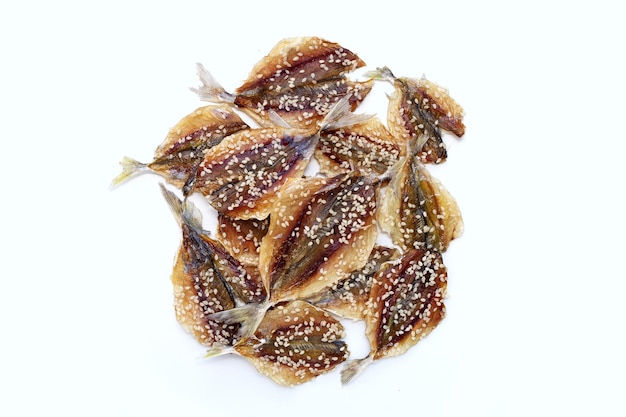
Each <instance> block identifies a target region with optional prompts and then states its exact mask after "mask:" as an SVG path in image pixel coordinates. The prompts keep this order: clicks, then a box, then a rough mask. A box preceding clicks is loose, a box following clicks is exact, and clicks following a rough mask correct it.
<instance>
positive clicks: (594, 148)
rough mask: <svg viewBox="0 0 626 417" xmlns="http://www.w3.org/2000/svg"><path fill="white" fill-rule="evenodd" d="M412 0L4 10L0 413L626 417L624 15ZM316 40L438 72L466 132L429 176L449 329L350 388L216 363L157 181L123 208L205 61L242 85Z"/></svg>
mask: <svg viewBox="0 0 626 417" xmlns="http://www.w3.org/2000/svg"><path fill="white" fill-rule="evenodd" d="M420 3H423V2H414V3H413V4H414V5H412V6H410V7H407V6H405V5H404V4H402V3H400V2H392V1H387V2H382V3H379V4H377V5H376V6H375V7H373V6H367V7H366V6H348V5H347V4H344V3H340V2H337V1H332V2H329V1H318V2H313V3H307V4H306V5H302V6H295V5H296V3H295V2H291V1H290V2H249V4H247V3H246V2H242V1H238V2H208V1H202V2H185V1H181V2H176V5H174V4H173V3H172V5H169V6H164V5H162V4H155V3H152V2H121V1H110V2H103V3H101V4H89V5H88V4H87V3H84V2H70V1H57V2H31V3H25V2H23V3H20V5H19V6H15V5H5V4H3V5H2V6H0V39H2V65H1V71H2V73H1V74H2V76H1V77H0V91H1V93H0V106H1V107H0V110H1V112H0V124H1V125H2V127H1V130H0V132H1V133H2V149H3V154H4V158H3V159H2V163H1V164H0V169H1V170H2V178H3V183H4V190H3V192H4V198H3V201H4V204H3V206H2V216H1V217H0V219H1V220H0V222H1V223H0V225H1V226H2V228H1V229H0V230H2V233H1V235H0V236H2V237H1V239H2V243H3V247H4V248H3V254H4V255H3V257H2V259H3V262H2V264H3V266H4V268H3V274H2V278H3V281H2V289H1V290H0V329H2V343H0V353H1V354H0V384H1V387H0V388H1V391H0V392H2V394H1V396H2V400H1V401H0V415H6V416H9V415H11V416H19V415H40V414H45V415H51V414H59V415H60V414H63V415H67V416H70V415H71V416H74V415H76V416H79V415H80V416H85V415H90V416H96V415H107V416H109V415H116V416H134V415H174V413H176V415H210V416H231V415H258V416H270V415H278V414H283V413H294V414H296V415H301V416H309V415H311V416H316V415H320V414H321V413H327V412H328V411H329V410H333V414H335V413H336V414H337V415H353V416H359V415H362V416H365V415H375V414H379V415H380V414H382V413H384V415H395V414H398V413H403V414H406V413H409V414H415V415H421V416H459V415H463V416H502V415H507V416H517V415H519V416H527V415H534V416H543V415H546V416H548V415H573V414H580V415H602V416H612V415H615V416H617V415H624V414H626V404H625V400H624V397H623V394H624V388H625V387H626V382H625V379H624V378H625V377H624V375H626V362H625V359H624V352H625V351H626V344H625V342H624V340H623V335H624V325H623V321H624V318H626V312H625V309H624V305H625V304H626V303H624V300H623V298H624V294H625V293H626V291H625V290H626V285H625V284H624V280H625V278H626V276H625V274H624V267H623V265H624V264H623V256H622V254H621V252H622V250H623V248H624V241H623V235H624V231H625V230H624V229H625V228H624V212H625V208H626V207H625V206H624V203H623V184H622V183H623V180H624V178H625V177H624V173H623V168H622V167H623V164H622V163H621V162H622V159H623V151H624V139H625V138H624V133H623V129H621V124H622V120H623V118H624V111H623V109H624V107H623V98H624V96H625V94H626V91H625V88H624V78H623V74H624V73H625V69H626V68H625V67H624V63H623V39H625V38H626V36H625V35H626V33H625V31H624V29H623V22H622V19H621V16H622V13H621V12H619V10H620V9H617V5H615V6H611V5H612V4H615V3H614V2H608V1H595V2H589V3H588V5H583V4H582V2H559V1H553V2H543V1H542V2H538V1H527V2H522V3H519V4H517V5H512V6H506V5H504V4H503V3H498V2H486V1H479V2H429V3H424V4H420ZM11 4H17V3H15V2H13V3H11ZM254 4H256V5H254ZM302 35H317V36H322V37H325V38H327V39H329V40H332V41H335V42H339V43H341V44H342V45H344V46H345V47H347V48H349V49H351V50H353V51H354V52H356V53H357V54H359V55H360V56H361V57H362V58H363V59H364V60H365V61H366V62H367V63H368V64H369V65H370V66H371V67H375V66H380V65H388V66H389V67H390V68H391V69H392V70H393V71H394V72H395V73H396V74H398V75H406V76H421V75H422V74H425V75H426V76H427V77H428V78H430V79H431V80H433V81H435V82H438V83H440V84H441V85H444V86H446V87H448V88H449V89H450V91H451V94H452V96H453V97H455V98H456V99H457V100H458V101H459V102H460V103H461V104H462V105H463V106H464V108H465V110H466V113H467V117H466V125H467V134H466V137H465V138H464V139H463V140H462V141H456V140H454V139H452V138H450V137H448V138H447V142H448V144H449V149H450V157H449V160H448V162H447V163H446V164H445V165H443V166H441V167H437V169H436V170H433V173H434V174H435V175H436V176H437V177H438V178H439V179H441V180H442V182H443V183H444V184H445V185H446V187H447V188H448V189H449V190H450V192H451V193H452V194H453V195H454V196H455V197H456V199H457V200H458V203H459V205H460V207H461V209H462V211H463V215H464V219H465V226H466V227H465V229H466V233H465V235H464V236H463V237H462V238H461V239H459V240H458V241H455V242H454V243H453V244H452V246H451V248H450V250H449V251H448V252H447V253H446V256H445V261H446V263H447V265H448V268H449V276H450V282H449V295H450V297H449V299H448V302H447V305H448V317H447V318H446V319H445V320H444V322H443V323H442V324H441V326H440V327H439V328H437V329H436V330H435V331H434V332H433V333H432V334H431V335H430V336H429V337H428V338H427V339H426V340H424V341H423V342H422V343H420V344H419V345H418V346H417V347H415V348H413V349H411V350H410V351H409V352H408V353H407V354H406V355H404V356H402V357H398V358H395V359H387V360H384V361H380V362H378V363H375V364H374V365H372V366H370V367H369V368H368V369H366V370H365V372H364V373H363V374H362V375H360V376H359V377H358V379H356V380H355V381H353V383H351V384H350V385H348V386H345V387H342V386H340V383H339V374H338V372H334V373H331V374H329V375H326V376H323V377H320V378H319V379H317V380H315V381H314V382H312V383H309V384H306V385H304V386H301V387H298V388H295V389H286V388H280V387H278V386H276V385H275V384H273V383H272V382H271V381H270V380H269V379H266V378H264V377H262V376H260V375H258V374H257V373H256V371H255V370H254V369H253V368H252V366H251V365H249V364H248V363H247V362H246V361H245V360H244V359H242V358H238V357H222V358H215V359H213V360H204V359H201V356H202V354H203V351H204V350H203V348H201V347H200V346H199V345H197V344H196V343H195V342H194V341H193V340H192V339H191V337H189V336H188V335H187V334H185V333H184V332H183V331H182V330H181V329H180V328H179V327H178V324H177V323H176V322H175V319H174V314H173V311H172V309H171V303H172V299H171V288H170V284H169V281H168V279H169V272H170V268H171V266H172V261H173V256H174V253H175V250H176V247H177V245H178V239H179V235H178V229H177V226H176V224H175V222H174V220H173V219H172V217H171V214H170V212H169V209H168V208H167V206H166V204H165V203H164V201H163V199H162V197H161V196H160V194H159V191H158V187H157V184H158V182H159V179H158V178H157V177H155V176H149V175H146V176H142V177H138V178H136V179H134V180H133V181H131V182H128V183H127V184H125V185H124V186H122V187H120V188H118V189H116V190H114V191H110V190H109V189H108V185H109V183H110V181H111V179H112V178H113V177H114V176H115V175H117V173H118V172H119V166H118V164H117V163H118V161H119V160H120V159H121V157H122V156H124V155H128V156H132V157H134V158H137V159H140V160H149V159H150V158H151V156H152V152H153V150H154V148H155V147H156V146H157V145H158V144H159V143H160V142H161V140H162V139H163V137H164V136H165V134H166V133H167V129H168V128H169V127H171V126H172V125H174V124H175V123H176V122H177V121H178V120H179V119H180V118H181V117H182V116H184V115H185V114H187V113H188V112H190V111H191V110H193V109H194V108H195V107H197V106H199V105H200V104H201V103H200V102H199V101H198V100H197V99H196V97H195V96H194V95H193V94H192V93H191V92H190V91H189V90H188V87H189V86H195V85H196V84H197V81H196V77H195V68H194V65H195V63H196V62H197V61H200V62H203V63H204V64H205V65H206V66H207V67H208V68H209V69H210V70H211V71H212V72H213V74H214V75H215V77H216V78H217V79H218V80H219V81H220V82H221V83H222V84H223V85H224V86H225V87H226V88H227V89H230V90H232V89H234V88H235V87H236V86H237V85H238V83H240V82H241V81H242V80H243V79H244V78H245V77H246V75H247V73H248V71H249V69H250V68H251V67H252V65H253V64H254V63H255V62H256V61H257V60H258V59H260V58H261V57H262V56H263V55H264V54H265V53H267V52H268V51H269V49H270V48H271V47H272V46H273V45H274V44H275V43H276V42H278V41H279V40H280V39H282V38H285V37H291V36H302ZM376 89H377V92H376V94H380V99H376V100H377V101H376V103H377V104H376V105H380V106H382V107H381V109H383V110H382V111H384V108H385V104H386V103H384V93H385V86H383V85H381V84H378V85H377V87H376ZM387 91H388V90H387ZM373 99H374V97H372V100H373ZM372 100H370V102H372ZM359 326H360V325H358V324H357V325H355V326H350V328H348V331H349V339H348V340H349V342H351V346H352V352H353V356H354V357H360V356H362V355H364V354H365V351H366V350H367V348H366V346H365V345H364V341H363V340H362V339H361V338H360V336H359V335H360V334H361V333H362V330H363V328H362V327H359ZM360 332H361V333H360Z"/></svg>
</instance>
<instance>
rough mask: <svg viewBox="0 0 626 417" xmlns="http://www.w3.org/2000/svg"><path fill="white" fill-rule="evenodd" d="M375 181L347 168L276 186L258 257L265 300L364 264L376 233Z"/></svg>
mask: <svg viewBox="0 0 626 417" xmlns="http://www.w3.org/2000/svg"><path fill="white" fill-rule="evenodd" d="M379 183H380V181H379V179H378V178H376V177H371V176H363V175H361V174H360V173H359V172H352V173H349V174H339V175H337V176H335V177H332V178H320V177H313V178H296V179H293V180H291V181H290V182H288V183H287V184H286V185H285V187H283V189H281V191H280V194H279V197H278V199H277V201H276V202H275V204H274V206H273V208H272V214H271V216H270V226H269V230H268V232H267V235H266V236H265V238H264V239H263V242H262V243H261V252H260V257H259V269H260V271H261V276H262V277H263V282H264V284H265V286H266V289H267V291H268V293H269V294H270V301H271V302H278V301H283V300H291V299H305V298H306V297H308V296H311V295H312V294H314V293H316V292H318V291H319V290H321V289H322V288H324V287H327V286H330V285H332V284H333V283H335V282H337V281H339V280H341V279H343V278H346V277H348V276H349V275H350V274H351V273H352V271H354V270H356V269H359V268H362V267H363V266H364V265H365V263H366V262H367V259H368V257H369V254H370V253H371V251H372V248H373V247H374V244H375V241H376V238H377V236H378V228H377V227H376V220H375V216H376V197H377V190H378V188H379Z"/></svg>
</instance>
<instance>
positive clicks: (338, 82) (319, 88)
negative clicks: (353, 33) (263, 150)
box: [192, 37, 373, 128]
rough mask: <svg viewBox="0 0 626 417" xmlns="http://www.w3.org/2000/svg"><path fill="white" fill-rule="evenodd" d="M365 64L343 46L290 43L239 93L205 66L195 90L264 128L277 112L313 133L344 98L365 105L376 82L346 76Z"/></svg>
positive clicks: (310, 39)
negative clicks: (240, 111)
mask: <svg viewBox="0 0 626 417" xmlns="http://www.w3.org/2000/svg"><path fill="white" fill-rule="evenodd" d="M364 65H365V63H364V62H363V61H362V60H361V59H360V58H359V57H358V56H357V55H356V54H354V53H353V52H351V51H349V50H348V49H346V48H344V47H342V46H341V45H339V44H337V43H334V42H329V41H327V40H324V39H321V38H318V37H298V38H289V39H284V40H282V41H280V42H279V43H278V44H277V45H276V46H274V48H273V49H272V50H271V51H270V52H269V54H268V55H267V56H265V57H264V58H263V59H261V60H260V61H259V62H258V63H257V64H256V65H255V66H254V68H253V69H252V71H251V72H250V74H249V76H248V78H247V79H246V80H245V81H244V82H243V84H242V85H241V86H240V87H239V88H237V89H236V90H235V92H234V93H228V92H226V91H225V90H224V88H223V87H222V86H220V85H219V84H218V83H217V82H216V81H215V79H214V78H213V77H212V76H211V74H210V73H209V72H208V71H207V70H206V68H204V67H203V66H202V65H200V64H198V76H199V77H200V80H201V82H202V86H201V87H199V88H197V89H192V90H193V91H195V92H196V93H197V94H198V95H199V96H200V98H201V99H202V100H205V101H209V102H218V103H220V102H222V103H223V102H227V103H233V104H234V105H236V106H237V107H238V108H239V109H241V110H242V111H244V112H245V113H246V114H248V115H249V116H250V117H252V118H253V119H255V121H256V122H258V123H259V124H260V125H261V126H266V127H268V126H271V125H272V123H271V121H270V120H269V115H268V112H275V113H277V114H278V115H280V116H281V117H282V118H283V119H285V120H286V121H287V123H289V125H291V126H293V127H301V128H310V127H312V126H315V125H316V124H317V123H318V122H319V121H321V120H322V118H323V117H324V115H325V114H326V113H328V112H329V111H330V109H331V108H332V106H333V105H334V104H335V103H336V102H337V101H339V100H340V99H341V98H342V97H345V96H350V105H351V106H352V110H354V109H355V108H356V106H357V105H358V104H359V103H360V102H361V101H363V99H364V98H365V96H366V95H367V94H368V93H369V92H370V90H371V89H372V86H373V82H372V80H367V81H365V82H356V81H352V80H350V79H348V78H347V77H346V74H347V73H349V72H351V71H353V70H355V69H356V68H360V67H362V66H364Z"/></svg>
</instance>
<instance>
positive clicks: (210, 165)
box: [113, 36, 465, 386]
mask: <svg viewBox="0 0 626 417" xmlns="http://www.w3.org/2000/svg"><path fill="white" fill-rule="evenodd" d="M225 62H232V61H231V60H228V59H225ZM364 67H365V62H364V61H363V60H362V59H361V58H360V57H359V56H357V55H356V54H355V53H354V52H352V51H350V50H348V49H346V48H345V47H343V46H342V45H340V44H338V43H334V42H330V41H328V40H325V39H323V38H320V37H315V36H305V37H294V38H287V39H283V40H281V41H279V42H278V43H277V44H276V45H275V46H274V47H273V48H272V49H271V50H270V51H269V53H268V54H267V55H266V56H264V57H263V58H262V59H260V60H259V61H258V62H257V63H256V64H254V65H253V66H252V68H251V70H250V72H249V75H248V76H247V78H246V79H245V80H244V81H243V82H242V83H241V84H239V87H237V88H235V89H234V90H230V92H229V91H227V90H226V89H224V88H223V87H222V86H221V85H220V84H219V83H218V82H217V81H216V80H215V79H214V78H213V76H212V75H211V74H210V73H209V71H207V70H206V68H204V66H202V65H201V64H197V71H198V76H199V78H200V82H201V84H200V86H199V87H198V88H192V91H194V92H195V93H196V94H197V95H198V97H199V98H200V100H202V101H208V102H211V103H213V104H212V105H208V106H203V107H198V108H197V109H196V110H194V111H193V112H191V113H190V114H188V115H187V116H185V117H184V118H182V119H181V120H180V121H179V122H178V123H177V124H176V125H175V126H174V127H173V128H172V129H171V130H170V131H169V133H168V134H167V136H166V138H165V140H164V141H163V142H162V144H161V145H160V146H159V147H157V149H156V151H155V155H154V159H153V160H152V162H149V163H142V162H138V161H136V160H134V159H132V158H124V159H123V161H122V162H121V165H122V173H121V174H119V175H118V176H117V177H116V178H115V179H114V180H113V185H117V184H120V183H121V182H123V181H125V180H127V179H129V178H130V177H132V176H134V175H137V174H140V173H144V172H152V173H155V174H158V175H160V176H161V177H163V178H164V180H165V182H166V183H167V184H168V187H170V188H172V190H169V189H167V188H166V187H165V186H164V185H161V190H162V194H163V196H164V197H165V200H166V202H167V204H168V205H169V207H170V209H171V211H172V213H173V214H174V217H175V219H176V221H177V223H178V225H179V228H180V231H181V243H180V246H179V249H178V251H177V253H176V257H175V262H174V265H173V269H172V271H171V276H170V278H171V282H172V284H173V289H174V311H175V315H176V319H177V320H178V322H179V323H180V324H181V326H182V327H183V328H184V329H185V330H186V331H187V332H189V333H190V334H191V335H192V336H193V337H194V338H195V340H197V341H198V342H199V343H200V344H201V345H202V346H204V347H205V348H206V349H207V355H206V356H207V357H214V356H218V355H222V354H236V355H239V356H242V357H244V358H245V359H247V361H249V362H250V363H251V364H252V365H253V366H254V367H255V368H256V369H257V370H258V372H260V373H261V374H262V375H264V376H267V377H269V378H270V379H272V380H273V381H274V382H275V383H277V384H279V385H282V386H295V385H299V384H302V383H305V382H309V381H312V380H314V379H315V378H317V377H318V376H319V375H323V374H325V373H327V372H331V371H333V370H334V369H337V367H338V366H339V365H340V364H344V367H343V369H342V371H341V375H340V376H341V378H340V379H341V383H342V384H347V383H348V382H350V381H352V380H353V379H354V378H355V377H356V376H357V375H358V374H359V373H360V372H362V371H363V370H364V369H365V368H367V367H368V366H369V365H370V364H372V363H373V362H375V361H378V360H380V359H383V358H390V357H394V356H398V355H402V354H404V353H405V352H406V351H407V350H408V349H410V348H411V347H413V346H415V345H416V344H417V343H418V342H419V341H420V340H421V339H422V338H424V337H425V336H427V335H428V334H430V333H431V332H432V331H433V330H434V329H435V328H436V327H437V326H438V325H439V324H440V323H441V321H442V320H443V318H444V317H445V315H446V310H445V305H444V298H445V296H446V291H447V285H448V271H447V268H446V266H445V265H444V262H443V256H444V254H445V255H446V256H447V252H448V250H449V247H450V244H451V242H452V241H453V240H455V239H457V238H459V237H460V236H461V235H462V233H463V228H464V224H463V217H462V216H461V212H460V210H459V206H458V204H457V202H456V200H455V199H454V198H453V197H452V195H451V194H450V193H449V191H448V190H447V189H446V188H445V187H444V186H443V185H442V184H441V183H440V182H439V181H438V180H437V179H436V178H434V177H433V176H432V175H431V174H430V172H429V170H428V169H427V167H428V166H429V165H428V164H440V163H443V162H444V161H446V160H447V159H448V153H447V150H446V144H445V143H444V139H447V138H446V136H448V135H450V134H451V135H455V136H457V137H458V138H461V137H463V136H464V135H465V124H464V121H463V119H464V116H465V113H464V110H463V108H462V107H461V106H460V105H459V104H458V103H457V102H456V101H455V100H454V99H452V97H451V96H450V94H449V92H448V91H447V90H446V89H444V88H443V87H441V86H439V85H437V84H435V83H433V82H432V81H429V80H427V79H426V78H425V77H422V78H411V77H397V76H395V75H394V74H393V73H392V72H391V70H389V68H387V67H380V68H377V69H376V70H374V71H369V72H365V73H364V74H363V75H364V77H362V78H361V79H358V78H354V77H353V76H354V75H355V74H356V70H357V69H360V68H364ZM364 69H367V68H364ZM380 81H382V82H385V83H390V84H391V85H392V86H393V91H392V93H391V95H390V96H389V97H388V98H389V101H388V107H387V110H386V112H387V114H386V118H385V119H384V120H381V119H379V118H378V116H377V115H366V114H355V113H354V111H355V109H356V108H357V107H359V106H360V105H361V103H363V101H364V100H365V99H366V98H368V100H370V99H371V97H373V95H371V96H370V95H369V94H370V91H371V90H372V89H373V88H375V87H376V86H379V85H380V83H379V82H380ZM386 87H387V88H389V86H386ZM389 89H390V90H391V88H389ZM365 105H368V103H365ZM244 120H245V121H244ZM246 121H248V123H249V124H248V123H247V122H246ZM431 167H432V166H431ZM440 169H446V168H445V166H443V167H441V168H440ZM174 187H176V188H177V189H176V190H174V189H173V188H174ZM179 196H180V197H179ZM202 199H204V200H202ZM192 200H194V201H201V202H202V203H207V202H208V205H210V206H211V207H208V205H207V204H203V206H204V207H205V208H207V209H208V210H207V211H209V213H211V215H212V218H210V219H206V220H207V222H209V221H213V220H217V228H216V230H215V231H216V234H215V236H214V237H212V236H210V234H209V232H208V231H207V230H205V229H204V228H203V215H202V213H201V211H200V210H199V208H198V207H196V206H195V205H194V204H193V203H192ZM205 214H206V213H205ZM215 217H216V219H215ZM212 227H213V226H211V228H212ZM343 320H362V321H363V322H364V323H365V333H366V334H365V335H366V338H367V340H368V343H369V353H368V354H367V356H365V357H363V358H360V359H356V360H354V359H353V360H351V361H348V358H349V351H348V347H347V345H346V342H345V341H344V340H343V338H344V328H343V326H342V321H343ZM424 377H428V376H424ZM214 378H220V375H215V376H214Z"/></svg>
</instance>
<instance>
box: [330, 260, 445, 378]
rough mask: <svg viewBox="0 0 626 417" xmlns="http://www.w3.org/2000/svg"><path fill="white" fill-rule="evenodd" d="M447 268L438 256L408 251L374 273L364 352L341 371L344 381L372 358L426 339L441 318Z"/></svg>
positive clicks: (396, 353) (389, 354)
mask: <svg viewBox="0 0 626 417" xmlns="http://www.w3.org/2000/svg"><path fill="white" fill-rule="evenodd" d="M446 287H447V271H446V267H445V265H444V264H443V260H442V257H441V254H440V253H439V252H436V251H427V250H423V249H411V250H409V251H407V252H405V253H404V254H403V255H402V257H401V258H400V259H398V260H396V261H390V262H387V263H386V264H385V265H383V267H382V268H381V269H380V270H379V271H378V272H377V273H376V275H375V276H374V279H373V282H372V288H371V291H370V303H371V305H370V307H369V308H368V310H367V316H366V318H365V322H366V335H367V339H368V340H369V343H370V353H369V355H368V356H366V357H365V358H363V359H357V360H355V361H352V362H348V363H347V364H346V366H345V367H344V368H343V369H342V371H341V382H342V383H344V384H347V383H348V382H350V381H351V380H352V379H353V378H354V377H355V376H356V375H358V374H359V373H360V372H361V371H362V370H363V369H364V368H365V367H366V366H367V365H369V364H370V363H372V362H373V361H375V360H379V359H382V358H387V357H392V356H398V355H401V354H403V353H404V352H406V351H407V350H408V349H409V348H410V347H412V346H414V345H415V344H417V343H418V342H419V341H420V340H421V339H422V338H424V337H426V336H427V335H428V334H429V333H430V332H431V331H432V330H433V329H434V328H435V327H437V325H438V324H439V323H440V322H441V320H443V318H444V317H445V306H444V303H443V300H444V297H445V295H446Z"/></svg>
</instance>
